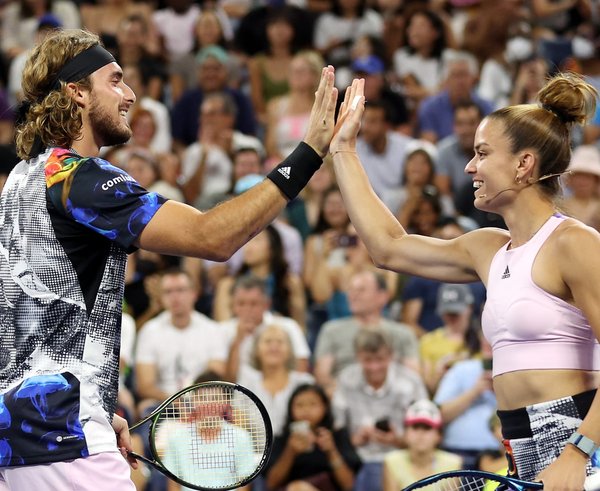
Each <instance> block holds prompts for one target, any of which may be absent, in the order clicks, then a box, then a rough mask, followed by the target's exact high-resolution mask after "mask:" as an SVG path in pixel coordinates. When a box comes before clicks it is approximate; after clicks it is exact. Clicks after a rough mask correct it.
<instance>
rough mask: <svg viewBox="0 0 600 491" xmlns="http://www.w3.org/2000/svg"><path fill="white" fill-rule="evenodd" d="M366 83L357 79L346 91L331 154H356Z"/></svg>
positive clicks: (331, 145) (332, 141) (335, 129)
mask: <svg viewBox="0 0 600 491" xmlns="http://www.w3.org/2000/svg"><path fill="white" fill-rule="evenodd" d="M364 92H365V81H364V79H362V78H359V79H358V78H355V79H354V80H353V81H352V85H350V87H348V88H347V89H346V94H345V95H344V102H343V103H342V105H341V107H340V111H339V114H338V118H337V121H336V123H335V128H334V130H333V139H332V140H331V144H330V146H329V151H330V152H331V154H332V155H333V154H335V153H337V152H354V151H355V150H356V137H357V136H358V130H359V129H360V121H361V118H362V115H363V112H364V110H365V95H364Z"/></svg>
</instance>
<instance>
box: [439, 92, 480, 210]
mask: <svg viewBox="0 0 600 491" xmlns="http://www.w3.org/2000/svg"><path fill="white" fill-rule="evenodd" d="M482 119H483V113H482V111H481V108H480V107H479V106H478V105H477V104H476V103H475V102H473V101H465V102H460V103H458V104H457V105H456V106H455V108H454V116H453V126H452V127H453V132H452V134H451V135H449V136H447V137H446V138H444V139H443V140H440V141H439V142H438V143H437V150H438V158H437V160H436V174H435V185H436V186H437V188H438V189H439V190H440V193H442V195H443V196H449V197H451V198H452V199H454V197H455V196H456V195H457V194H458V193H459V192H461V191H462V189H463V188H464V187H465V186H466V185H467V184H468V185H470V186H471V188H472V187H473V180H472V179H471V177H470V176H469V175H468V174H467V173H466V172H465V165H467V162H469V160H471V159H472V158H473V144H474V142H475V131H476V130H477V126H479V123H480V122H481V120H482ZM471 194H472V192H471Z"/></svg>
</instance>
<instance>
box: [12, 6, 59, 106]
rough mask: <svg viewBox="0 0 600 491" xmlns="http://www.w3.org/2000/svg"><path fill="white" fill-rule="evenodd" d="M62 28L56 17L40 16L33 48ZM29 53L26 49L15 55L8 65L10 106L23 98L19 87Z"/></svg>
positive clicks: (50, 15)
mask: <svg viewBox="0 0 600 491" xmlns="http://www.w3.org/2000/svg"><path fill="white" fill-rule="evenodd" d="M61 27H62V24H61V22H60V20H59V19H58V17H56V16H55V15H52V14H45V15H42V16H41V17H40V18H39V20H38V24H37V29H36V31H35V36H34V46H37V45H38V44H40V43H41V42H42V41H43V40H44V39H45V38H46V36H47V35H48V34H49V33H51V32H52V31H54V30H55V29H59V28H61ZM30 53H31V51H30V50H29V49H28V50H26V51H23V52H21V53H19V54H18V55H16V56H15V57H14V58H13V60H12V61H11V63H10V67H9V70H8V84H7V89H8V98H9V102H10V104H16V103H18V102H19V101H20V100H21V99H22V98H23V88H22V87H21V80H22V79H23V70H24V68H25V62H26V61H27V58H28V57H29V55H30Z"/></svg>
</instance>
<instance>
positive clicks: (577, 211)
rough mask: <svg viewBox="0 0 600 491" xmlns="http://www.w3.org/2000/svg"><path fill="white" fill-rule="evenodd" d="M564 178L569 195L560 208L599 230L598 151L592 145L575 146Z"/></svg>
mask: <svg viewBox="0 0 600 491" xmlns="http://www.w3.org/2000/svg"><path fill="white" fill-rule="evenodd" d="M568 170H569V171H570V174H568V175H567V176H566V178H565V184H566V186H567V190H568V193H569V196H568V197H566V198H565V199H564V200H563V202H562V203H561V208H562V209H563V210H564V211H565V213H567V214H568V215H569V216H572V217H573V218H577V219H578V220H581V221H582V222H583V223H585V224H586V225H589V226H590V227H594V228H595V229H596V230H600V151H599V150H598V148H597V147H595V146H592V145H582V146H580V147H577V148H575V150H574V151H573V155H572V156H571V163H570V164H569V169H568Z"/></svg>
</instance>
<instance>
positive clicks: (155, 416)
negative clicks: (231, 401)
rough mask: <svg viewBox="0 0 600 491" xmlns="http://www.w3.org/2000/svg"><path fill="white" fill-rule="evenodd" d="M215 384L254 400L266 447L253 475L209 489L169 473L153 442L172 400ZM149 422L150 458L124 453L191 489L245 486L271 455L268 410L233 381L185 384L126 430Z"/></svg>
mask: <svg viewBox="0 0 600 491" xmlns="http://www.w3.org/2000/svg"><path fill="white" fill-rule="evenodd" d="M214 387H220V388H224V389H229V390H231V393H232V394H234V393H235V391H238V392H241V393H242V394H244V395H245V396H247V397H248V398H249V399H250V400H252V402H254V404H255V405H256V407H257V409H258V410H259V412H260V415H261V416H262V419H263V422H264V424H265V449H264V452H263V455H262V459H261V461H260V462H259V463H258V465H257V466H256V469H255V470H254V472H253V473H252V474H250V475H249V476H247V477H246V478H245V479H243V480H242V481H241V482H239V483H236V484H234V485H231V486H228V487H225V486H220V487H215V488H210V487H201V486H198V485H195V484H191V483H188V482H187V481H184V480H182V479H180V478H179V477H177V476H176V475H175V474H173V473H172V472H170V471H169V470H168V469H167V468H166V467H165V466H164V464H163V463H162V461H161V458H160V456H159V455H158V450H157V449H156V443H155V438H154V437H155V433H156V427H157V424H158V422H159V419H160V414H161V412H162V411H163V410H164V409H165V408H166V407H167V406H169V405H170V404H171V403H172V402H173V401H175V400H176V399H178V398H180V397H181V396H182V395H183V394H185V393H187V392H193V391H196V390H199V389H206V388H214ZM148 421H152V422H151V423H150V428H149V430H148V443H149V445H150V453H151V454H152V459H151V458H148V457H146V456H144V455H140V454H138V453H136V452H133V451H128V452H127V455H129V456H131V457H133V458H135V459H138V460H141V461H142V462H145V463H146V464H149V465H151V466H152V467H154V468H155V469H156V470H158V471H159V472H161V473H163V474H164V475H166V476H167V477H168V478H169V479H172V480H173V481H175V482H176V483H178V484H181V485H182V486H185V487H188V488H191V489H197V490H201V491H202V490H206V491H213V490H223V491H226V490H229V489H235V488H239V487H241V486H244V485H246V484H248V483H249V482H251V481H252V480H254V478H256V476H258V474H259V473H260V472H261V471H262V470H263V468H264V467H265V465H266V463H267V462H268V461H269V457H270V456H271V450H272V448H273V427H272V426H271V418H270V417H269V413H268V412H267V409H266V408H265V405H264V404H263V403H262V401H261V400H260V399H259V398H258V396H257V395H256V394H254V392H252V391H251V390H249V389H247V388H246V387H244V386H243V385H239V384H235V383H232V382H224V381H214V382H202V383H199V384H194V385H190V386H188V387H185V388H184V389H181V390H180V391H179V392H177V393H175V394H173V395H172V396H171V397H169V398H168V399H166V400H165V401H163V402H162V403H161V404H160V405H159V406H158V407H157V408H156V409H155V410H154V411H152V412H151V413H150V414H149V415H148V416H146V417H145V418H143V419H141V420H140V421H138V422H137V423H135V424H134V425H133V426H131V427H130V428H129V430H130V431H132V430H135V429H136V428H139V427H141V426H143V425H144V424H146V423H147V422H148ZM153 459H154V460H153ZM207 472H208V471H207Z"/></svg>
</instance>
